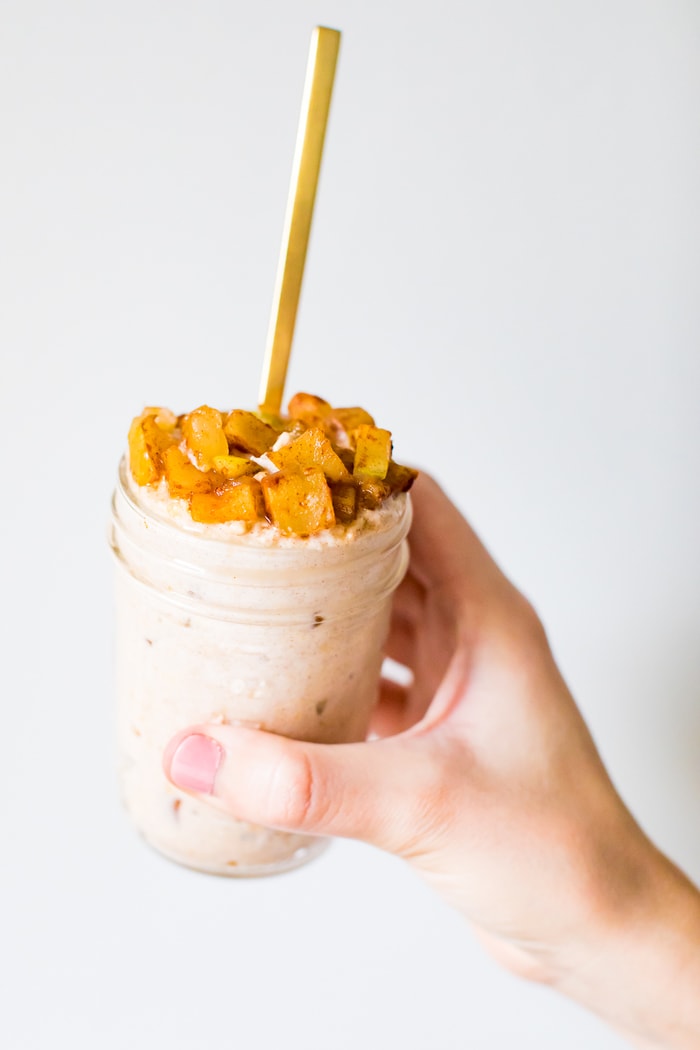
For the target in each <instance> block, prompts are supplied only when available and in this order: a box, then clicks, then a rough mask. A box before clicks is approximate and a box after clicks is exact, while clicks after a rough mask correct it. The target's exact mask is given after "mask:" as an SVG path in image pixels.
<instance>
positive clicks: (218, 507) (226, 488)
mask: <svg viewBox="0 0 700 1050" xmlns="http://www.w3.org/2000/svg"><path fill="white" fill-rule="evenodd" d="M190 513H191V515H192V518H193V519H194V521H201V522H205V523H206V524H208V525H221V524H223V523H224V522H226V521H247V522H255V521H260V519H261V518H264V517H265V505H264V503H263V497H262V490H261V488H260V482H259V481H256V479H255V478H238V480H237V481H225V482H224V483H223V485H220V486H219V487H218V488H217V489H216V490H215V491H214V492H195V493H193V495H192V496H191V497H190Z"/></svg>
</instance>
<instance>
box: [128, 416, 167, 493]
mask: <svg viewBox="0 0 700 1050" xmlns="http://www.w3.org/2000/svg"><path fill="white" fill-rule="evenodd" d="M129 467H130V468H131V474H132V476H133V479H134V481H135V482H136V484H137V485H152V484H154V483H155V482H156V481H158V479H159V477H160V468H159V464H158V463H156V462H155V460H154V459H153V457H152V456H151V453H150V451H149V448H148V444H147V442H146V435H145V434H144V432H143V417H142V416H136V418H135V419H133V420H132V423H131V426H130V427H129Z"/></svg>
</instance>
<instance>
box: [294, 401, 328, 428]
mask: <svg viewBox="0 0 700 1050" xmlns="http://www.w3.org/2000/svg"><path fill="white" fill-rule="evenodd" d="M287 411H288V413H289V418H290V419H301V420H302V421H303V422H304V423H306V424H307V425H308V426H315V425H316V424H317V423H319V422H320V421H321V420H322V419H324V418H325V417H326V416H327V415H328V413H329V412H330V411H331V406H330V404H329V403H328V401H324V400H323V398H322V397H316V395H315V394H302V393H299V394H295V395H294V397H293V398H292V400H291V401H290V402H289V405H288V406H287Z"/></svg>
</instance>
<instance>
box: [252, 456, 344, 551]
mask: <svg viewBox="0 0 700 1050" xmlns="http://www.w3.org/2000/svg"><path fill="white" fill-rule="evenodd" d="M262 490H263V496H264V499H265V507H266V509H267V513H268V516H269V518H270V520H271V521H272V522H273V523H274V524H275V525H276V526H277V527H278V528H279V529H280V531H282V532H286V533H295V534H296V535H297V536H310V535H312V534H313V533H315V532H321V531H322V530H323V529H330V528H332V526H333V525H335V513H334V511H333V501H332V499H331V493H330V489H329V488H328V484H327V482H326V476H325V474H324V473H323V470H322V469H321V467H307V468H306V470H303V471H302V472H301V473H298V472H296V471H294V472H288V471H285V470H281V471H279V472H278V473H277V474H268V475H267V477H264V478H263V479H262Z"/></svg>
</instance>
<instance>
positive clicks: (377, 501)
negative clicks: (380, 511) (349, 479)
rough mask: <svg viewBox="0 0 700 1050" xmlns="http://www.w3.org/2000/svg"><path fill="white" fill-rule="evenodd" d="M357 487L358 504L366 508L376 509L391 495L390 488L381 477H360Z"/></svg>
mask: <svg viewBox="0 0 700 1050" xmlns="http://www.w3.org/2000/svg"><path fill="white" fill-rule="evenodd" d="M357 487H358V489H359V494H358V499H359V503H360V506H361V507H363V508H366V509H367V510H376V509H377V507H380V506H381V505H382V503H383V502H384V500H385V499H386V498H387V496H390V495H391V489H390V488H389V486H388V485H387V483H386V481H385V480H384V479H383V478H360V479H359V481H358V486H357Z"/></svg>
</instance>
